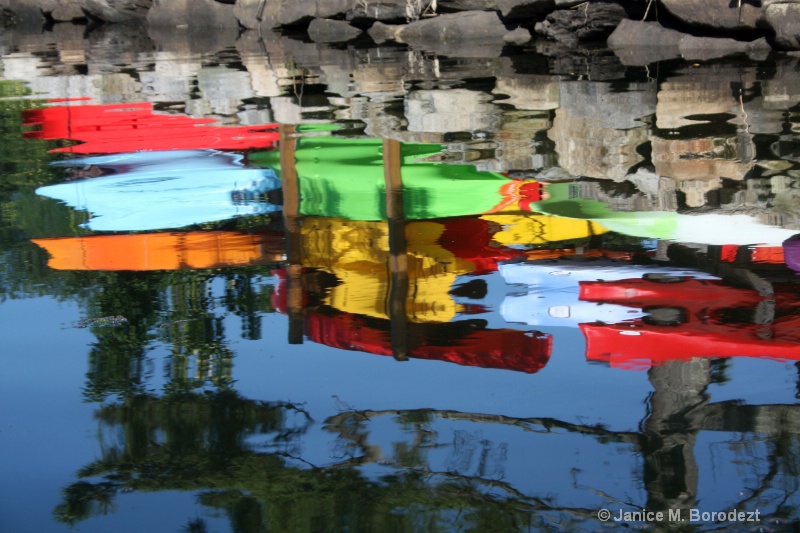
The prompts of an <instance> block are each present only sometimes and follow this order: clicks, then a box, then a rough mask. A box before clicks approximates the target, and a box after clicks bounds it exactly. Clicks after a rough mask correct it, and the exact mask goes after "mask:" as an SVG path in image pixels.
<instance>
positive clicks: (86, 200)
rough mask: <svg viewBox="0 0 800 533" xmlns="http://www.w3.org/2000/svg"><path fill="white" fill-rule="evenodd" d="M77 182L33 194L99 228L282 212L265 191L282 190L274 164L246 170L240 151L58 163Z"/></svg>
mask: <svg viewBox="0 0 800 533" xmlns="http://www.w3.org/2000/svg"><path fill="white" fill-rule="evenodd" d="M54 164H55V165H59V166H65V167H70V173H71V175H72V177H73V178H74V181H68V182H66V183H61V184H58V185H50V186H47V187H41V188H39V189H37V190H36V193H37V194H39V195H41V196H47V197H49V198H53V199H55V200H59V201H61V202H64V203H65V204H67V205H69V206H71V207H73V208H75V209H80V210H85V211H88V212H90V213H92V215H93V218H92V219H91V220H89V222H87V223H86V224H84V227H86V228H88V229H91V230H94V231H147V230H155V229H167V228H182V227H185V226H190V225H193V224H202V223H205V222H216V221H222V220H228V219H231V218H234V217H241V216H251V215H261V214H266V213H270V212H274V211H279V210H280V206H277V205H274V204H271V203H269V202H268V201H266V200H265V199H264V198H263V195H265V194H266V193H268V192H269V191H273V190H277V189H280V185H281V184H280V180H279V179H278V178H277V177H276V176H275V173H274V172H272V171H271V170H269V169H249V168H246V167H245V166H244V165H243V164H242V156H241V155H237V154H229V153H224V152H218V151H213V150H178V151H170V152H135V153H127V154H118V155H110V156H98V157H87V158H81V159H72V160H68V161H61V162H57V163H54Z"/></svg>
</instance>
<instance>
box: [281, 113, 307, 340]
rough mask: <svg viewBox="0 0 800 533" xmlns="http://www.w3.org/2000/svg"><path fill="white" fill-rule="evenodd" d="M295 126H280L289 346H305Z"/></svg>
mask: <svg viewBox="0 0 800 533" xmlns="http://www.w3.org/2000/svg"><path fill="white" fill-rule="evenodd" d="M294 133H295V131H294V126H292V125H290V124H281V125H280V137H281V139H280V151H281V182H282V183H281V185H282V188H283V224H284V228H285V231H286V263H287V265H286V290H287V295H286V298H287V307H288V313H289V344H303V331H304V326H305V324H304V316H303V248H302V246H303V241H302V234H301V232H300V229H301V226H302V221H301V217H300V188H299V186H298V183H297V167H296V159H295V149H296V148H297V139H296V138H295V136H294Z"/></svg>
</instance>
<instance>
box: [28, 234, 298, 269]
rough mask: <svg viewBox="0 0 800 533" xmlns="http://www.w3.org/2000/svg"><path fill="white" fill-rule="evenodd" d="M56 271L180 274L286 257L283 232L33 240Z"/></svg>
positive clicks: (256, 263) (269, 262)
mask: <svg viewBox="0 0 800 533" xmlns="http://www.w3.org/2000/svg"><path fill="white" fill-rule="evenodd" d="M33 242H34V243H35V244H36V245H38V246H40V247H42V248H44V249H45V250H47V252H48V253H49V254H50V256H51V257H50V261H49V262H48V263H47V264H48V266H49V267H50V268H54V269H56V270H178V269H191V268H195V269H197V268H215V267H230V266H248V265H264V264H272V263H275V262H278V261H281V260H282V259H283V258H284V253H285V252H284V239H283V235H282V234H279V233H245V232H236V231H190V232H171V233H143V234H135V235H92V236H86V237H65V238H53V239H33Z"/></svg>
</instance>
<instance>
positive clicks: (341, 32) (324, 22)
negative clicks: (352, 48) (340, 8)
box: [308, 19, 362, 43]
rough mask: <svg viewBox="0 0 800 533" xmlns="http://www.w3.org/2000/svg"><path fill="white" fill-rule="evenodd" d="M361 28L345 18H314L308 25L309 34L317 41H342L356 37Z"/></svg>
mask: <svg viewBox="0 0 800 533" xmlns="http://www.w3.org/2000/svg"><path fill="white" fill-rule="evenodd" d="M361 33H362V32H361V30H359V29H358V28H354V27H353V26H351V25H350V24H348V23H347V22H345V21H344V20H331V19H314V20H312V21H311V24H309V25H308V36H309V37H311V40H312V41H314V42H315V43H340V42H345V41H349V40H351V39H355V38H356V37H358V36H359V35H361Z"/></svg>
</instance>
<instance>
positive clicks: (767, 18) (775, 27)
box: [762, 2, 800, 50]
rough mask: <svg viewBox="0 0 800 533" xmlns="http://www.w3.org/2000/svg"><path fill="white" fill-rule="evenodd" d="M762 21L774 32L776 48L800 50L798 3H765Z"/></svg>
mask: <svg viewBox="0 0 800 533" xmlns="http://www.w3.org/2000/svg"><path fill="white" fill-rule="evenodd" d="M762 20H763V22H764V23H765V24H766V26H767V27H769V28H770V29H771V30H772V31H774V32H775V47H776V48H778V49H780V50H800V2H770V3H766V2H765V6H764V14H763V19H762Z"/></svg>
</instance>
